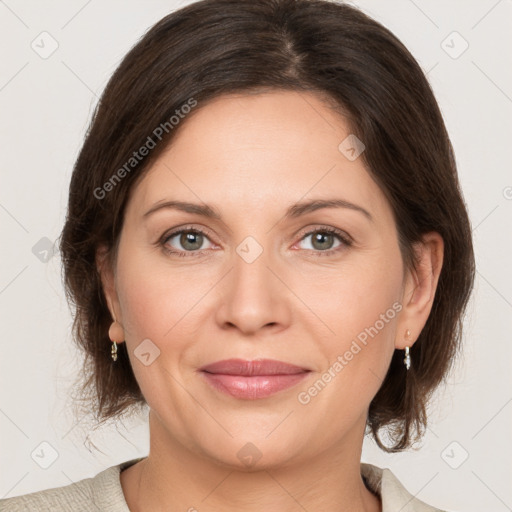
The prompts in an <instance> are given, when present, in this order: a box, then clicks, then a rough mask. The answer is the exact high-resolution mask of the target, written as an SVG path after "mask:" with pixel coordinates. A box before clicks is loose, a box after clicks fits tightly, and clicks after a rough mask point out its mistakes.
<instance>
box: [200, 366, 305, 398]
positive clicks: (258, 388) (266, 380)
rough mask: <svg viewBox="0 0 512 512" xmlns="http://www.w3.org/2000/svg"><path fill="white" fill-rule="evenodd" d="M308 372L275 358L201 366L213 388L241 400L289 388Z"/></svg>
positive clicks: (269, 394)
mask: <svg viewBox="0 0 512 512" xmlns="http://www.w3.org/2000/svg"><path fill="white" fill-rule="evenodd" d="M310 371H311V370H309V369H308V368H302V367H300V366H296V365H293V364H289V363H285V362H283V361H277V360H274V359H256V360H253V361H246V360H243V359H227V360H223V361H217V362H215V363H212V364H208V365H206V366H203V367H202V368H200V373H201V374H202V375H203V376H204V378H205V380H206V381H207V382H208V383H209V384H210V385H211V386H212V387H213V388H214V389H216V390H217V391H220V392H223V393H226V394H228V395H231V396H233V397H235V398H238V399H241V400H256V399H261V398H266V397H268V396H271V395H274V394H276V393H278V392H280V391H283V390H285V389H289V388H290V387H292V386H295V385H296V384H298V383H299V382H300V381H302V380H303V379H304V378H305V377H306V376H307V375H308V374H309V372H310Z"/></svg>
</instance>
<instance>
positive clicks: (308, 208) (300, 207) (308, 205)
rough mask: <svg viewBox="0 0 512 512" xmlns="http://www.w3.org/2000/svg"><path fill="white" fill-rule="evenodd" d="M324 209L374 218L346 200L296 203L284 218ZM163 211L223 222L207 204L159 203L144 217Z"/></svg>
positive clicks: (319, 200) (185, 202) (316, 200)
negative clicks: (180, 212) (191, 214)
mask: <svg viewBox="0 0 512 512" xmlns="http://www.w3.org/2000/svg"><path fill="white" fill-rule="evenodd" d="M323 208H347V209H349V210H354V211H357V212H360V213H362V214H363V215H364V216H365V217H366V218H367V219H368V220H369V221H371V222H373V217H372V216H371V214H370V212H369V211H368V210H366V209H364V208H363V207H361V206H358V205H356V204H354V203H350V202H349V201H345V200H344V199H315V200H312V201H308V202H301V203H296V204H294V205H292V206H290V207H289V208H288V209H287V210H286V213H285V215H284V218H285V219H295V218H297V217H300V216H301V215H305V214H307V213H311V212H314V211H316V210H320V209H323ZM163 209H171V210H179V211H183V212H186V213H193V214H196V215H201V216H203V217H207V218H210V219H217V220H222V216H221V215H220V214H219V212H218V211H217V210H216V209H215V208H214V207H213V206H210V205H208V204H206V203H203V204H198V203H190V202H187V201H165V202H159V203H157V204H155V205H154V206H152V207H151V208H150V209H149V210H148V211H147V212H146V213H144V215H143V217H144V218H147V217H149V216H150V215H151V214H153V213H155V212H157V211H159V210H163Z"/></svg>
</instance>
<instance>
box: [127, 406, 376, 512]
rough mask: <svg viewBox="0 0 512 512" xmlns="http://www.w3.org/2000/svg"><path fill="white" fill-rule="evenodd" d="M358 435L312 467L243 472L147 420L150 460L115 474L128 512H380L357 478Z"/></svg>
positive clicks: (301, 464)
mask: <svg viewBox="0 0 512 512" xmlns="http://www.w3.org/2000/svg"><path fill="white" fill-rule="evenodd" d="M359 430H361V429H359ZM359 430H358V431H354V432H351V433H350V434H349V435H348V436H346V438H344V439H343V440H342V441H341V442H338V444H337V445H333V446H332V447H330V448H329V449H328V450H326V451H325V452H324V453H321V454H319V455H318V456H317V457H316V458H315V459H313V460H312V459H308V460H307V461H302V462H297V463H294V464H291V463H290V464H288V465H286V466H285V467H283V466H269V467H262V468H260V469H258V470H249V469H241V468H235V467H232V466H224V465H222V464H221V463H219V462H218V461H215V460H212V459H209V458H207V457H205V456H204V455H201V454H198V453H196V452H194V451H192V450H190V449H189V448H188V447H186V446H184V445H183V444H181V443H179V442H178V440H177V439H174V438H170V436H169V434H168V432H166V431H165V429H164V427H163V425H162V424H161V423H160V422H159V421H158V419H157V418H156V417H155V415H153V414H150V432H151V438H150V453H149V455H148V457H147V458H145V459H144V460H142V461H140V462H139V463H137V464H135V465H134V466H132V467H130V468H128V469H127V470H125V471H124V472H122V473H121V485H122V487H123V492H124V494H125V498H126V501H127V503H128V506H129V508H130V510H131V511H132V512H146V511H149V510H151V511H160V510H162V511H164V510H184V511H185V510H186V511H190V512H195V511H201V512H206V511H214V510H215V511H218V510H222V511H225V512H231V511H239V510H244V511H246V512H260V511H261V510H265V511H266V512H278V511H279V512H299V511H300V512H303V511H304V510H325V511H332V512H341V511H344V512H380V511H381V504H380V500H379V499H378V498H377V497H376V496H374V495H373V494H372V493H371V492H370V491H369V490H368V489H367V488H366V487H365V485H364V482H363V480H362V477H361V474H360V458H361V448H362V441H363V435H364V425H363V430H362V431H361V432H359ZM354 437H356V438H354Z"/></svg>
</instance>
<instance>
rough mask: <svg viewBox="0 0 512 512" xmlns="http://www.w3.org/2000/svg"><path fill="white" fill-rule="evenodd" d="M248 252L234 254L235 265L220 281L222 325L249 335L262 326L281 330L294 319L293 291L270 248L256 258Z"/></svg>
mask: <svg viewBox="0 0 512 512" xmlns="http://www.w3.org/2000/svg"><path fill="white" fill-rule="evenodd" d="M239 249H240V248H239ZM251 250H254V247H252V248H249V251H251ZM246 254H247V252H245V253H244V251H243V247H242V248H241V250H239V251H238V252H236V253H234V255H233V267H232V269H231V271H230V272H229V273H228V275H227V276H226V277H225V278H224V279H223V280H222V283H220V284H221V288H220V301H219V302H220V304H219V307H218V309H217V313H216V317H217V322H218V325H219V326H220V327H221V328H222V329H238V330H239V331H240V332H241V333H243V334H245V335H255V334H257V333H258V332H259V331H261V330H262V329H265V330H266V331H269V332H270V331H272V332H274V333H275V332H279V331H281V330H283V329H285V328H286V327H287V326H288V324H289V322H290V317H291V308H290V301H291V299H292V297H293V294H292V293H291V291H290V290H289V289H288V288H287V286H286V284H285V283H286V278H285V276H284V275H282V274H283V272H282V271H280V266H279V265H277V264H276V261H275V259H273V258H271V255H270V253H269V252H268V251H265V250H263V252H262V253H261V254H259V256H258V257H257V258H256V259H254V260H253V261H251V258H250V257H249V258H247V257H246ZM280 274H281V275H280Z"/></svg>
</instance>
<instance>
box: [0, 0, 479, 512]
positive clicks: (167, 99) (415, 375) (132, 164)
mask: <svg viewBox="0 0 512 512" xmlns="http://www.w3.org/2000/svg"><path fill="white" fill-rule="evenodd" d="M323 245H325V247H323ZM61 253H62V256H63V264H64V271H65V283H66V287H67V291H68V294H69V296H70V298H71V299H72V301H73V304H75V305H76V317H75V335H76V339H77V341H78V343H79V344H80V346H81V347H82V348H83V349H84V351H85V354H86V359H85V365H84V371H85V372H86V373H85V378H86V380H85V388H84V389H85V390H86V392H89V393H90V396H91V400H95V402H94V403H95V408H96V411H97V415H98V419H100V420H102V421H104V420H107V419H112V418H115V417H117V416H119V415H121V414H125V413H126V411H128V410H130V409H131V408H136V407H138V406H144V405H146V404H147V405H148V407H149V411H150V414H149V427H150V452H149V454H148V456H147V457H144V458H141V459H135V460H130V461H126V462H125V463H123V464H120V465H117V466H114V467H111V468H108V469H106V470H105V471H103V472H101V473H100V474H98V475H97V476H96V477H94V478H92V479H86V480H82V481H80V482H77V483H75V484H72V485H70V486H66V487H61V488H57V489H50V490H46V491H40V492H37V493H32V494H28V495H25V496H21V497H17V498H11V499H7V500H3V501H2V502H0V503H1V509H2V510H46V509H48V510H49V509H52V510H54V511H55V510H95V509H98V510H111V511H127V510H131V511H132V512H133V511H146V510H150V511H155V510H190V511H193V510H200V511H206V510H222V511H229V510H244V511H253V510H254V511H261V510H265V511H274V510H275V511H277V510H279V511H295V510H310V511H313V510H332V511H334V510H353V511H372V512H376V511H383V512H390V511H397V510H401V511H403V512H406V511H413V510H414V511H433V510H438V509H435V508H434V507H431V506H429V505H427V504H425V503H423V502H421V501H420V500H418V499H417V498H415V497H413V496H412V494H410V493H409V492H408V491H407V490H406V489H405V487H404V486H403V485H402V484H401V483H400V482H399V481H398V480H397V478H396V477H395V476H394V475H393V473H392V472H391V471H390V470H388V469H382V468H379V467H377V466H374V465H371V464H365V463H361V449H362V443H363V438H364V435H365V433H366V432H369V433H371V434H372V435H373V436H374V438H375V440H376V441H377V443H378V444H379V446H380V447H381V448H382V449H383V450H386V451H390V452H393V451H400V450H404V449H406V448H408V447H410V446H411V445H412V444H413V443H414V442H415V441H416V440H418V439H420V438H421V435H422V433H423V431H424V429H425V427H426V422H427V418H426V405H427V403H428V399H429V397H430V396H431V394H432V393H433V391H434V390H435V389H436V387H437V386H438V385H439V384H440V383H441V382H442V380H443V378H444V377H445V375H446V374H447V371H448V370H449V368H450V365H451V364H452V361H453V359H454V356H455V354H456V352H457V349H458V347H459V342H460V338H461V322H462V318H463V313H464V311H465V307H466V304H467V301H468V298H469V295H470V291H471V288H472V283H473V274H474V259H473V250H472V241H471V230H470V226H469V221H468V215H467V212H466V208H465V205H464V201H463V198H462V194H461V191H460V187H459V183H458V178H457V172H456V166H455V160H454V156H453V150H452V146H451V143H450V140H449V137H448V135H447V132H446V129H445V126H444V122H443V119H442V116H441V114H440V111H439V108H438V106H437V103H436V101H435V98H434V96H433V93H432V91H431V89H430V87H429V85H428V82H427V80H426V78H425V76H424V75H423V73H422V71H421V69H420V67H419V66H418V64H417V63H416V61H415V60H414V58H413V57H412V56H411V54H410V53H409V52H408V51H407V50H406V48H405V47H404V46H403V45H402V44H401V43H400V42H399V41H398V40H397V39H396V38H395V37H394V36H393V35H392V34H391V33H390V32H389V31H388V30H387V29H385V28H384V27H382V26H381V25H380V24H378V23H377V22H375V21H374V20H372V19H370V18H369V17H367V16H366V15H364V14H363V13H362V12H360V11H358V10H357V9H355V8H353V7H350V6H348V5H342V4H337V3H334V2H328V1H322V0H258V1H249V0H243V1H239V0H204V1H201V2H196V3H194V4H191V5H188V6H186V7H185V8H182V9H180V10H179V11H177V12H174V13H172V14H170V15H169V16H167V17H165V18H164V19H162V20H161V21H160V22H159V23H157V24H156V25H155V26H154V27H153V28H152V29H151V30H150V31H149V32H148V33H147V34H146V35H145V36H144V37H143V38H142V39H141V41H139V43H138V44H137V45H136V46H135V47H134V48H133V49H132V50H131V51H130V52H129V53H128V55H127V56H126V57H125V58H124V60H123V61H122V63H121V64H120V66H119V68H118V69H117V70H116V72H115V73H114V75H113V76H112V78H111V80H110V82H109V84H108V85H107V87H106V89H105V91H104V94H103V96H102V98H101V101H100V103H99V105H98V107H97V109H96V112H95V115H94V118H93V121H92V123H91V126H90V129H89V132H88V134H87V137H86V140H85V142H84V145H83V148H82V150H81V152H80V155H79V157H78V160H77V162H76V165H75V168H74V172H73V176H72V180H71V186H70V194H69V206H68V216H67V219H66V224H65V226H64V229H63V232H62V237H61ZM383 434H384V435H385V437H386V438H387V440H388V441H387V442H386V441H384V440H383Z"/></svg>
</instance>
